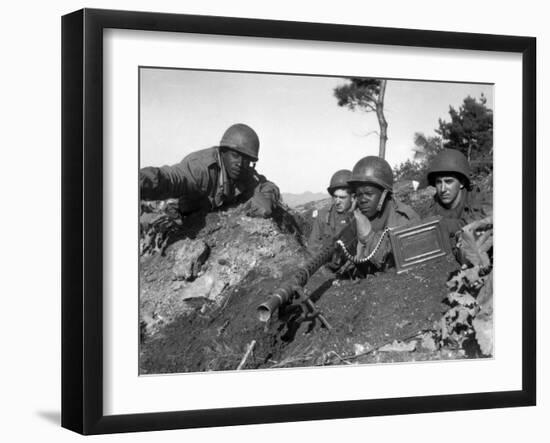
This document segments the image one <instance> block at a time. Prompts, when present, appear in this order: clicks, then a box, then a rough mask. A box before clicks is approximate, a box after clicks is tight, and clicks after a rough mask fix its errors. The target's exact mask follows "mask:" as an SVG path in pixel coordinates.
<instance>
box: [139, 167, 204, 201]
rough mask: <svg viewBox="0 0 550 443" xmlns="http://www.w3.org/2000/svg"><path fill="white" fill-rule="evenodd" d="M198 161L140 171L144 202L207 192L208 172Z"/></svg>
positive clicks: (140, 186)
mask: <svg viewBox="0 0 550 443" xmlns="http://www.w3.org/2000/svg"><path fill="white" fill-rule="evenodd" d="M201 166H202V165H200V164H198V162H197V161H193V160H191V161H189V160H187V159H183V160H182V161H181V162H180V163H178V164H176V165H173V166H162V167H160V168H156V167H146V168H143V169H141V170H140V171H139V189H140V194H141V199H142V200H164V199H167V198H179V197H182V196H186V195H188V196H193V195H196V193H204V192H206V188H207V186H208V171H207V170H206V168H204V167H201Z"/></svg>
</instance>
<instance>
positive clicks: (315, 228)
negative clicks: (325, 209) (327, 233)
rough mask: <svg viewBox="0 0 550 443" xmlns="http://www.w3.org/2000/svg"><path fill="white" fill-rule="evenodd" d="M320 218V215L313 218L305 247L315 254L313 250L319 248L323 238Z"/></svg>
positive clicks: (315, 250)
mask: <svg viewBox="0 0 550 443" xmlns="http://www.w3.org/2000/svg"><path fill="white" fill-rule="evenodd" d="M320 218H321V216H320V215H317V217H315V218H314V219H313V224H312V226H311V233H310V234H309V238H308V241H307V248H308V250H309V252H311V253H312V254H315V252H317V251H318V250H319V249H320V248H321V246H322V242H323V239H324V235H323V230H322V229H321V221H320Z"/></svg>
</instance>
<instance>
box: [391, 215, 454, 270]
mask: <svg viewBox="0 0 550 443" xmlns="http://www.w3.org/2000/svg"><path fill="white" fill-rule="evenodd" d="M389 235H390V242H391V246H392V250H393V256H394V259H395V267H396V268H397V273H398V274H399V273H401V272H404V271H406V270H408V269H410V268H412V267H414V266H416V265H419V264H421V263H425V262H427V261H430V260H435V259H437V258H440V257H444V256H446V255H447V254H449V253H450V251H451V247H450V243H449V235H448V233H447V230H446V229H444V228H443V226H442V224H441V217H431V218H428V219H425V220H422V221H420V222H418V223H416V224H414V225H408V226H403V227H400V228H396V229H392V230H391V231H390V234H389Z"/></svg>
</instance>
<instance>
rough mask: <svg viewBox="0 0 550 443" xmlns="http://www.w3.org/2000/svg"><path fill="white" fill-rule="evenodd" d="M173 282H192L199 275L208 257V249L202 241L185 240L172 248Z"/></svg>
mask: <svg viewBox="0 0 550 443" xmlns="http://www.w3.org/2000/svg"><path fill="white" fill-rule="evenodd" d="M172 250H173V254H174V261H175V264H174V267H173V269H172V272H173V274H174V280H193V279H195V278H196V277H197V276H198V275H199V271H200V270H201V267H202V265H203V264H204V262H205V261H206V260H207V259H208V256H209V255H210V247H209V246H208V245H207V244H206V243H205V242H204V241H202V240H191V239H188V238H186V239H185V240H180V241H179V242H177V243H176V244H174V247H173V249H172Z"/></svg>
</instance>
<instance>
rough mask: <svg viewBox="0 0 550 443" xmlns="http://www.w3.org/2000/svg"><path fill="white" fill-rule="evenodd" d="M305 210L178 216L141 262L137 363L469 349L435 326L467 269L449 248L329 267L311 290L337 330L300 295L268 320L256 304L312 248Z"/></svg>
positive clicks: (396, 357)
mask: <svg viewBox="0 0 550 443" xmlns="http://www.w3.org/2000/svg"><path fill="white" fill-rule="evenodd" d="M304 210H305V214H304V215H299V214H293V213H289V212H286V213H280V214H278V215H277V217H276V219H275V220H265V219H254V218H250V217H247V216H246V215H244V214H245V211H244V210H243V209H242V208H232V209H229V210H227V211H220V212H216V213H210V214H208V215H206V216H196V217H195V216H194V217H191V218H189V217H188V218H186V219H185V220H184V221H183V223H178V222H175V223H177V225H176V227H175V228H174V227H172V228H171V229H169V230H168V231H167V232H168V234H167V236H166V238H165V239H164V240H163V242H164V243H165V244H166V247H165V248H164V250H163V254H161V253H155V254H153V255H149V256H148V255H147V254H145V255H144V256H143V257H142V258H141V262H140V308H141V309H140V318H141V333H142V334H141V338H142V339H141V349H140V373H142V374H150V373H173V372H190V371H192V372H195V371H211V370H234V369H237V368H245V369H253V368H278V367H289V366H312V365H329V364H352V363H366V362H391V361H412V360H426V359H430V360H433V359H444V358H460V357H463V356H464V355H465V353H464V351H463V350H462V349H461V348H449V347H441V346H440V345H439V344H438V342H439V341H440V340H439V338H438V337H437V336H436V335H437V334H435V335H434V332H433V331H435V330H437V329H438V327H439V326H438V325H439V324H440V322H441V318H442V314H443V313H444V312H445V311H446V310H447V309H448V306H446V305H443V304H442V301H443V300H444V299H445V295H446V294H447V292H448V288H447V286H446V282H447V280H448V278H449V275H450V273H451V272H453V271H456V270H457V268H458V265H457V263H456V262H455V260H454V259H453V258H451V257H446V258H443V259H440V260H439V261H434V262H430V263H426V264H424V265H422V266H420V267H418V268H416V269H412V270H409V271H408V272H406V273H402V274H397V273H396V271H395V270H389V271H388V272H385V273H380V274H376V275H371V276H369V277H368V278H366V279H357V280H353V279H350V278H345V279H335V276H334V274H333V273H331V272H330V271H328V270H327V269H324V268H322V269H321V270H320V271H319V272H317V273H315V274H314V275H313V276H312V277H311V278H310V280H309V282H308V284H307V286H306V287H305V295H306V296H309V297H310V298H311V300H312V301H313V302H314V304H315V306H316V308H317V309H318V310H319V312H320V313H321V314H322V316H323V318H324V319H326V322H327V324H328V326H329V327H330V328H329V327H327V324H325V325H324V324H323V323H322V322H321V321H320V317H319V316H315V315H309V316H304V315H303V309H302V308H301V305H290V306H286V307H285V308H283V309H280V310H279V311H278V312H277V313H276V314H275V315H274V316H273V318H272V319H271V320H270V321H269V322H268V323H262V322H260V321H259V320H258V315H257V307H258V306H259V305H260V304H261V303H262V302H264V301H265V300H266V299H267V297H268V296H269V295H270V294H272V293H273V291H274V290H275V289H276V288H278V287H279V286H280V285H281V284H282V283H284V282H285V281H286V279H288V278H290V276H292V275H293V273H294V272H295V271H296V269H297V268H298V267H299V266H301V265H303V264H304V263H305V261H306V260H307V259H308V258H309V255H308V253H307V252H306V251H305V249H304V247H303V246H302V243H303V231H305V230H307V223H308V215H307V214H308V213H309V212H311V210H312V208H310V207H308V208H305V209H304ZM295 216H297V217H295ZM245 356H246V357H245ZM244 357H245V358H244Z"/></svg>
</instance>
